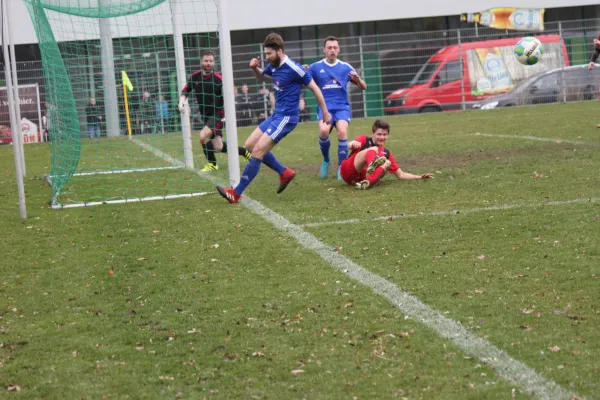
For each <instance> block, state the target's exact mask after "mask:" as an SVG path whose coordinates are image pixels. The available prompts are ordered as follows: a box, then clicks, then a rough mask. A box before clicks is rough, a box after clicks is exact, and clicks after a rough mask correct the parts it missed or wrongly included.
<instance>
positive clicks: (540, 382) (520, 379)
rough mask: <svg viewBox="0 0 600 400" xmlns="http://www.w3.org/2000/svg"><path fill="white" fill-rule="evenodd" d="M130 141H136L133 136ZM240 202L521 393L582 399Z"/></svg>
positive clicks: (261, 209)
mask: <svg viewBox="0 0 600 400" xmlns="http://www.w3.org/2000/svg"><path fill="white" fill-rule="evenodd" d="M133 140H134V141H136V139H133ZM136 142H137V143H138V144H140V145H141V146H142V147H144V148H145V149H148V150H150V151H152V152H153V153H154V154H155V155H157V156H159V157H163V158H164V159H165V160H166V159H171V160H173V161H176V162H177V163H178V164H179V163H181V162H180V161H178V160H174V159H173V158H172V157H170V156H169V155H167V154H164V153H163V152H162V151H160V150H158V149H155V148H153V147H152V146H149V145H146V144H144V143H141V142H139V141H136ZM196 172H197V173H198V174H199V175H201V176H203V177H205V178H206V179H207V180H209V181H211V182H213V183H215V184H219V183H221V182H219V181H218V179H215V178H214V177H212V176H210V175H208V174H204V173H202V172H200V171H197V170H196ZM242 204H243V205H244V206H246V207H247V208H248V209H249V210H251V211H253V212H254V213H256V214H258V215H260V216H261V217H263V218H264V219H266V220H267V221H268V222H269V223H271V225H273V226H274V227H275V228H276V229H278V230H281V231H283V232H285V233H287V234H288V235H289V236H290V237H292V238H294V239H295V240H296V241H297V242H298V243H299V244H300V245H301V246H302V247H303V248H304V249H306V250H311V251H313V252H315V253H316V254H317V255H319V256H320V257H321V258H322V259H323V260H324V261H325V262H327V263H328V264H329V265H331V266H332V267H334V268H336V269H338V270H339V271H340V272H342V273H343V274H345V275H346V276H347V277H349V278H350V279H353V280H355V281H357V282H358V283H360V284H362V285H363V286H366V287H368V288H370V289H371V290H372V291H373V292H375V293H376V294H379V295H381V296H383V297H385V298H386V299H387V300H388V301H389V302H390V303H392V304H393V305H394V306H395V307H396V308H398V309H399V310H400V311H402V312H403V313H404V314H405V315H406V316H408V317H410V318H413V319H415V320H417V321H420V322H421V323H423V324H424V325H426V326H427V327H429V328H430V329H432V330H433V331H435V332H436V333H437V334H438V335H439V336H441V337H442V338H444V339H447V340H449V341H451V342H452V343H454V344H455V345H456V346H457V347H459V348H460V349H461V350H463V351H464V352H465V353H467V354H470V355H472V356H474V357H476V358H477V359H478V360H479V361H480V362H482V363H484V364H486V365H487V366H489V367H490V368H492V369H494V370H495V371H496V373H497V374H498V375H499V376H500V377H501V378H503V379H505V380H506V381H508V382H509V383H511V384H513V385H516V386H518V387H519V388H520V389H521V390H522V391H523V392H526V393H528V394H530V395H532V396H536V397H538V398H541V399H568V400H571V399H573V398H578V399H582V397H581V396H579V395H577V394H576V393H574V392H570V391H569V390H567V389H565V388H563V387H562V386H559V385H558V384H557V383H556V382H554V381H552V380H549V379H546V378H544V377H543V376H542V375H540V374H538V373H537V372H536V371H535V370H534V369H533V368H530V367H528V366H527V365H525V364H523V363H522V362H520V361H517V360H515V359H513V358H511V357H510V356H509V355H508V354H506V353H505V352H504V351H502V350H500V349H499V348H497V347H496V346H494V345H493V344H491V343H489V342H487V341H486V340H484V339H482V338H480V337H478V336H476V335H474V334H473V333H471V332H470V331H469V330H467V329H466V328H465V327H463V326H462V325H461V324H460V323H459V322H457V321H454V320H452V319H450V318H448V317H445V316H444V315H442V314H441V313H440V312H439V311H437V310H434V309H433V308H431V307H429V306H428V305H426V304H424V303H422V302H421V301H420V300H419V299H418V298H417V297H415V296H413V295H411V294H409V293H407V292H405V291H403V290H401V289H400V288H399V287H398V286H396V285H395V284H393V283H392V282H390V281H388V280H386V279H384V278H382V277H380V276H379V275H376V274H374V273H373V272H370V271H368V270H366V269H365V268H363V267H362V266H360V265H358V264H357V263H355V262H354V261H352V260H350V259H348V258H347V257H345V256H343V255H341V254H339V253H337V252H335V251H334V250H333V249H332V247H331V246H328V245H327V244H325V243H323V242H321V241H320V240H319V239H317V238H316V237H315V236H314V235H312V234H310V233H308V232H306V231H305V230H303V229H302V228H301V227H300V226H298V225H295V224H293V223H291V222H290V221H288V220H287V219H285V218H284V217H283V216H281V215H279V214H277V213H276V212H274V211H273V210H271V209H269V208H267V207H265V206H264V205H262V204H261V203H259V202H258V201H256V200H252V199H251V198H249V197H247V196H244V197H243V198H242ZM223 207H227V205H226V203H225V200H223Z"/></svg>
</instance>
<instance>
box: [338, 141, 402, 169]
mask: <svg viewBox="0 0 600 400" xmlns="http://www.w3.org/2000/svg"><path fill="white" fill-rule="evenodd" d="M354 140H355V141H357V142H358V143H360V145H361V147H360V149H358V150H352V152H351V153H350V155H349V156H348V158H353V157H354V156H355V155H356V154H358V153H359V152H360V151H362V150H364V149H368V148H370V147H374V146H376V145H375V143H374V142H373V138H370V137H367V135H360V136H358V137H356V138H354ZM378 154H379V155H380V156H382V157H385V158H387V159H388V160H390V162H391V163H392V165H390V169H388V172H389V173H392V174H393V173H394V172H396V171H398V170H399V169H400V167H399V166H398V164H397V163H396V160H394V155H393V154H392V152H391V151H390V150H388V149H386V148H383V149H382V148H381V147H379V152H378Z"/></svg>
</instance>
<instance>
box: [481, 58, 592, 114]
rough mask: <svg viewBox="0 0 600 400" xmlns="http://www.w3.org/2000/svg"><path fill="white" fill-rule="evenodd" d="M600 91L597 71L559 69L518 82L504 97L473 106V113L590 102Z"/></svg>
mask: <svg viewBox="0 0 600 400" xmlns="http://www.w3.org/2000/svg"><path fill="white" fill-rule="evenodd" d="M598 89H600V69H599V68H598V67H596V68H594V69H592V70H588V67H587V64H586V65H577V66H573V67H566V68H564V69H562V68H558V69H554V70H552V71H548V72H543V73H541V74H536V75H534V76H532V77H530V78H528V79H525V80H523V81H521V82H520V83H519V84H518V85H516V86H515V87H513V88H512V89H511V90H510V91H508V92H507V93H504V94H501V95H499V96H495V97H492V98H490V99H487V100H485V101H481V102H478V103H476V104H474V105H473V108H474V109H481V110H490V109H493V108H497V107H513V106H522V105H527V104H544V103H557V102H561V101H581V100H593V99H595V98H596V97H597V96H598Z"/></svg>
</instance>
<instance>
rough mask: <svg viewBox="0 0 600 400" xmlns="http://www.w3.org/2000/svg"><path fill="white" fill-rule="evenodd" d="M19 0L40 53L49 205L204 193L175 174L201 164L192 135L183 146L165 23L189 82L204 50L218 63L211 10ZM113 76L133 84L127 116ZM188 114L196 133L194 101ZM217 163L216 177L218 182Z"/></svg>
mask: <svg viewBox="0 0 600 400" xmlns="http://www.w3.org/2000/svg"><path fill="white" fill-rule="evenodd" d="M26 1H27V6H28V9H29V12H30V15H31V19H32V21H33V23H34V26H35V30H36V34H37V37H38V41H39V44H40V50H41V53H42V65H43V69H44V85H43V86H42V97H43V98H44V100H45V101H44V104H45V107H43V108H45V114H46V116H47V117H48V120H49V124H48V131H49V137H50V146H51V173H50V180H49V181H50V183H51V185H52V203H53V205H55V206H58V207H60V206H64V205H68V204H79V205H81V204H90V203H103V202H107V201H112V200H116V201H125V200H127V201H128V200H139V199H149V198H165V197H172V196H177V195H192V194H198V193H203V192H205V191H209V190H211V189H212V185H211V184H210V182H208V181H207V180H205V179H203V178H202V177H201V174H198V173H197V170H194V169H190V168H184V160H186V157H184V154H193V159H192V160H193V163H194V165H201V164H204V162H205V160H204V158H205V155H204V154H203V152H202V149H201V148H200V144H199V143H198V139H197V137H198V136H197V134H195V133H192V141H191V142H190V141H189V140H188V141H185V140H184V139H183V137H182V131H181V123H180V115H179V112H178V110H177V103H178V100H179V98H178V97H179V93H180V92H181V90H182V89H183V88H182V87H181V86H182V85H180V84H179V83H177V79H176V72H177V67H176V59H175V55H176V51H175V39H174V35H173V31H174V26H173V22H174V21H179V22H178V24H179V25H178V27H179V28H181V31H182V33H183V45H184V55H185V67H186V75H187V76H188V77H189V76H190V75H191V74H192V72H194V71H197V70H199V69H200V68H201V54H202V52H203V51H205V50H212V51H213V52H214V53H216V54H217V55H218V52H217V49H218V36H217V33H216V32H217V28H218V26H217V24H216V21H217V16H216V4H215V1H214V0H180V1H179V2H178V4H179V5H180V8H179V13H180V14H179V15H173V10H172V8H171V3H170V2H169V1H165V0H161V1H158V0H153V1H149V0H147V1H125V0H121V1H117V0H98V1H90V0H70V1H67V0H56V1H49V0H26ZM59 11H61V12H59ZM90 16H94V17H93V18H92V17H90ZM98 17H101V18H98ZM104 17H110V18H104ZM216 58H217V60H216V61H217V62H218V56H217V57H216ZM215 69H216V71H220V67H219V66H218V64H217V65H216V67H215ZM122 71H126V73H127V75H128V76H129V79H130V80H131V82H132V83H133V90H131V91H129V90H128V91H127V97H128V104H127V107H126V106H125V92H124V88H123V84H122V79H121V72H122ZM92 98H93V99H95V103H96V105H95V106H94V105H93V104H92V101H91V99H92ZM190 105H191V106H192V112H193V119H192V128H193V129H195V130H196V131H198V130H199V129H201V128H202V126H203V118H202V116H201V115H198V105H200V104H196V101H195V96H193V95H192V96H191V97H190ZM127 110H129V113H130V120H131V124H130V126H128V124H127V119H126V111H127ZM191 147H196V148H197V149H196V150H194V149H191ZM184 149H185V150H184ZM189 149H191V153H190V152H189V151H188V150H189ZM220 159H221V160H222V161H219V166H220V167H221V169H220V170H219V171H218V172H217V174H219V175H221V176H222V177H223V178H225V177H226V174H227V170H226V168H224V167H226V164H227V163H226V162H224V160H223V159H222V158H220ZM189 160H190V158H189V157H188V158H187V161H186V163H187V165H188V167H189V163H188V161H189Z"/></svg>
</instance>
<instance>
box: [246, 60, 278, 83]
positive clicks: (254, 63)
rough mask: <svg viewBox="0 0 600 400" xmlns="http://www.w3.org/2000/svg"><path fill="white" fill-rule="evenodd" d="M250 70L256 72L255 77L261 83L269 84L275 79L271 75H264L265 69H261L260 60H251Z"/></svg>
mask: <svg viewBox="0 0 600 400" xmlns="http://www.w3.org/2000/svg"><path fill="white" fill-rule="evenodd" d="M250 69H252V72H254V76H255V77H256V79H258V80H259V81H260V82H267V81H270V80H272V79H273V77H272V76H270V75H265V74H263V71H264V70H263V69H262V68H261V67H260V58H253V59H252V60H250Z"/></svg>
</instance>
